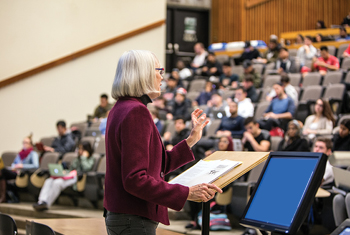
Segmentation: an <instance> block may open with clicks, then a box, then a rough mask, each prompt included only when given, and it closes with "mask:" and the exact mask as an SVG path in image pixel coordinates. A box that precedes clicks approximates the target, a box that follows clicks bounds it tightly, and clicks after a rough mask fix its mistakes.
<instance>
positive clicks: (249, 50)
mask: <svg viewBox="0 0 350 235" xmlns="http://www.w3.org/2000/svg"><path fill="white" fill-rule="evenodd" d="M258 57H260V52H259V51H258V50H257V49H256V48H254V47H253V46H252V45H251V44H250V41H246V42H245V45H244V52H243V53H242V55H241V57H240V60H241V61H244V60H252V59H256V58H258Z"/></svg>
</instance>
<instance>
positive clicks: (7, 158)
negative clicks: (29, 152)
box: [1, 152, 18, 167]
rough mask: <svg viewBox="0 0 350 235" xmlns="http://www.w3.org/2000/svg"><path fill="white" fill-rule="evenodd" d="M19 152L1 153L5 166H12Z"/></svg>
mask: <svg viewBox="0 0 350 235" xmlns="http://www.w3.org/2000/svg"><path fill="white" fill-rule="evenodd" d="M17 154H18V153H16V152H4V153H3V154H2V155H1V158H2V161H3V163H4V166H5V167H6V166H11V164H12V162H13V161H14V160H15V158H16V156H17Z"/></svg>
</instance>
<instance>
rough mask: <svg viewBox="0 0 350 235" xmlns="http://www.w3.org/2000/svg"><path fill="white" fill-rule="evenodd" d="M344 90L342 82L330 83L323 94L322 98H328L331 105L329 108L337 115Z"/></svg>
mask: <svg viewBox="0 0 350 235" xmlns="http://www.w3.org/2000/svg"><path fill="white" fill-rule="evenodd" d="M344 92H345V85H344V84H342V83H340V84H332V85H329V86H327V87H326V91H325V93H324V95H323V98H324V99H328V101H329V104H330V105H331V108H332V110H333V112H334V113H335V114H336V115H338V114H339V113H340V112H341V108H342V105H343V98H344Z"/></svg>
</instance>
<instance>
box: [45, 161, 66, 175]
mask: <svg viewBox="0 0 350 235" xmlns="http://www.w3.org/2000/svg"><path fill="white" fill-rule="evenodd" d="M49 171H50V175H51V176H53V177H64V176H66V175H67V174H65V173H64V172H63V166H62V164H52V163H49Z"/></svg>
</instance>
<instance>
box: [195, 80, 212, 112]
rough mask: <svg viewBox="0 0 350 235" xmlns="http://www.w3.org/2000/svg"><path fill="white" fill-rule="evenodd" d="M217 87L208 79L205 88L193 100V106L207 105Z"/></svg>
mask: <svg viewBox="0 0 350 235" xmlns="http://www.w3.org/2000/svg"><path fill="white" fill-rule="evenodd" d="M214 92H215V89H214V87H213V83H212V82H210V81H208V82H207V83H206V84H205V90H204V91H202V92H201V93H200V94H199V96H198V97H197V98H196V99H195V100H194V101H193V102H192V106H193V107H196V106H198V105H206V104H207V103H208V101H209V100H210V99H211V96H212V95H213V94H214Z"/></svg>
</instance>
